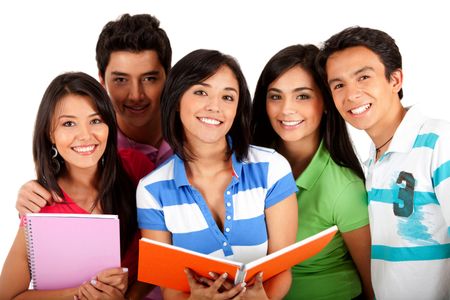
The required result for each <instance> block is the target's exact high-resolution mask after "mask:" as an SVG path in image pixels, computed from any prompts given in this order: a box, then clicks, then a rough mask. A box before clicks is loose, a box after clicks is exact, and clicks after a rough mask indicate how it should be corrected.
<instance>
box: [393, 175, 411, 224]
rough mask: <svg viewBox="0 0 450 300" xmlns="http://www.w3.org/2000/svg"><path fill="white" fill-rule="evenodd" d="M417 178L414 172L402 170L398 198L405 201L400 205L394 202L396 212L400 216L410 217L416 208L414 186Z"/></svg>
mask: <svg viewBox="0 0 450 300" xmlns="http://www.w3.org/2000/svg"><path fill="white" fill-rule="evenodd" d="M415 183H416V180H415V179H414V176H413V174H411V173H408V172H404V171H402V172H400V175H398V178H397V184H402V185H403V187H401V188H400V189H399V191H398V196H397V197H398V199H399V200H402V201H403V205H402V206H401V207H400V204H399V203H396V202H394V214H395V215H396V216H399V217H409V216H410V215H411V214H412V212H413V209H414V186H415Z"/></svg>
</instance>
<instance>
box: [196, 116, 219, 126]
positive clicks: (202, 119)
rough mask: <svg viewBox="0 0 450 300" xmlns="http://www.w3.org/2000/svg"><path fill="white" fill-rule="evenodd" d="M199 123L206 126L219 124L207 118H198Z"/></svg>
mask: <svg viewBox="0 0 450 300" xmlns="http://www.w3.org/2000/svg"><path fill="white" fill-rule="evenodd" d="M200 121H202V122H203V123H206V124H210V125H219V124H220V123H221V122H220V121H218V120H215V119H209V118H200Z"/></svg>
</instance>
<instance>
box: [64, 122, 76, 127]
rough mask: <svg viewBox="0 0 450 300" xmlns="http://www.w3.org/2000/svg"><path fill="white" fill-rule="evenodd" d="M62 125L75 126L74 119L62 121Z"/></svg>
mask: <svg viewBox="0 0 450 300" xmlns="http://www.w3.org/2000/svg"><path fill="white" fill-rule="evenodd" d="M62 126H64V127H73V126H75V122H74V121H65V122H63V123H62Z"/></svg>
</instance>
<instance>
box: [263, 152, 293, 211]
mask: <svg viewBox="0 0 450 300" xmlns="http://www.w3.org/2000/svg"><path fill="white" fill-rule="evenodd" d="M267 185H268V191H267V194H266V201H265V208H266V209H267V208H269V207H271V206H273V205H275V204H277V203H278V202H280V201H281V200H284V199H285V198H287V197H288V196H290V195H292V194H293V193H295V192H297V185H296V184H295V180H294V176H293V175H292V171H291V166H290V165H289V162H288V161H287V159H286V158H284V157H283V156H282V155H281V154H279V153H277V152H274V153H273V156H272V159H271V160H270V161H269V166H268V173H267Z"/></svg>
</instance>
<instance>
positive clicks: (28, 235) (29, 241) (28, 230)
mask: <svg viewBox="0 0 450 300" xmlns="http://www.w3.org/2000/svg"><path fill="white" fill-rule="evenodd" d="M23 220H24V227H25V240H26V245H27V256H28V267H29V268H30V273H31V281H32V283H33V289H35V290H37V289H38V288H37V283H36V268H35V261H34V248H33V228H32V226H31V219H28V218H27V217H25V218H24V219H23Z"/></svg>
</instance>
